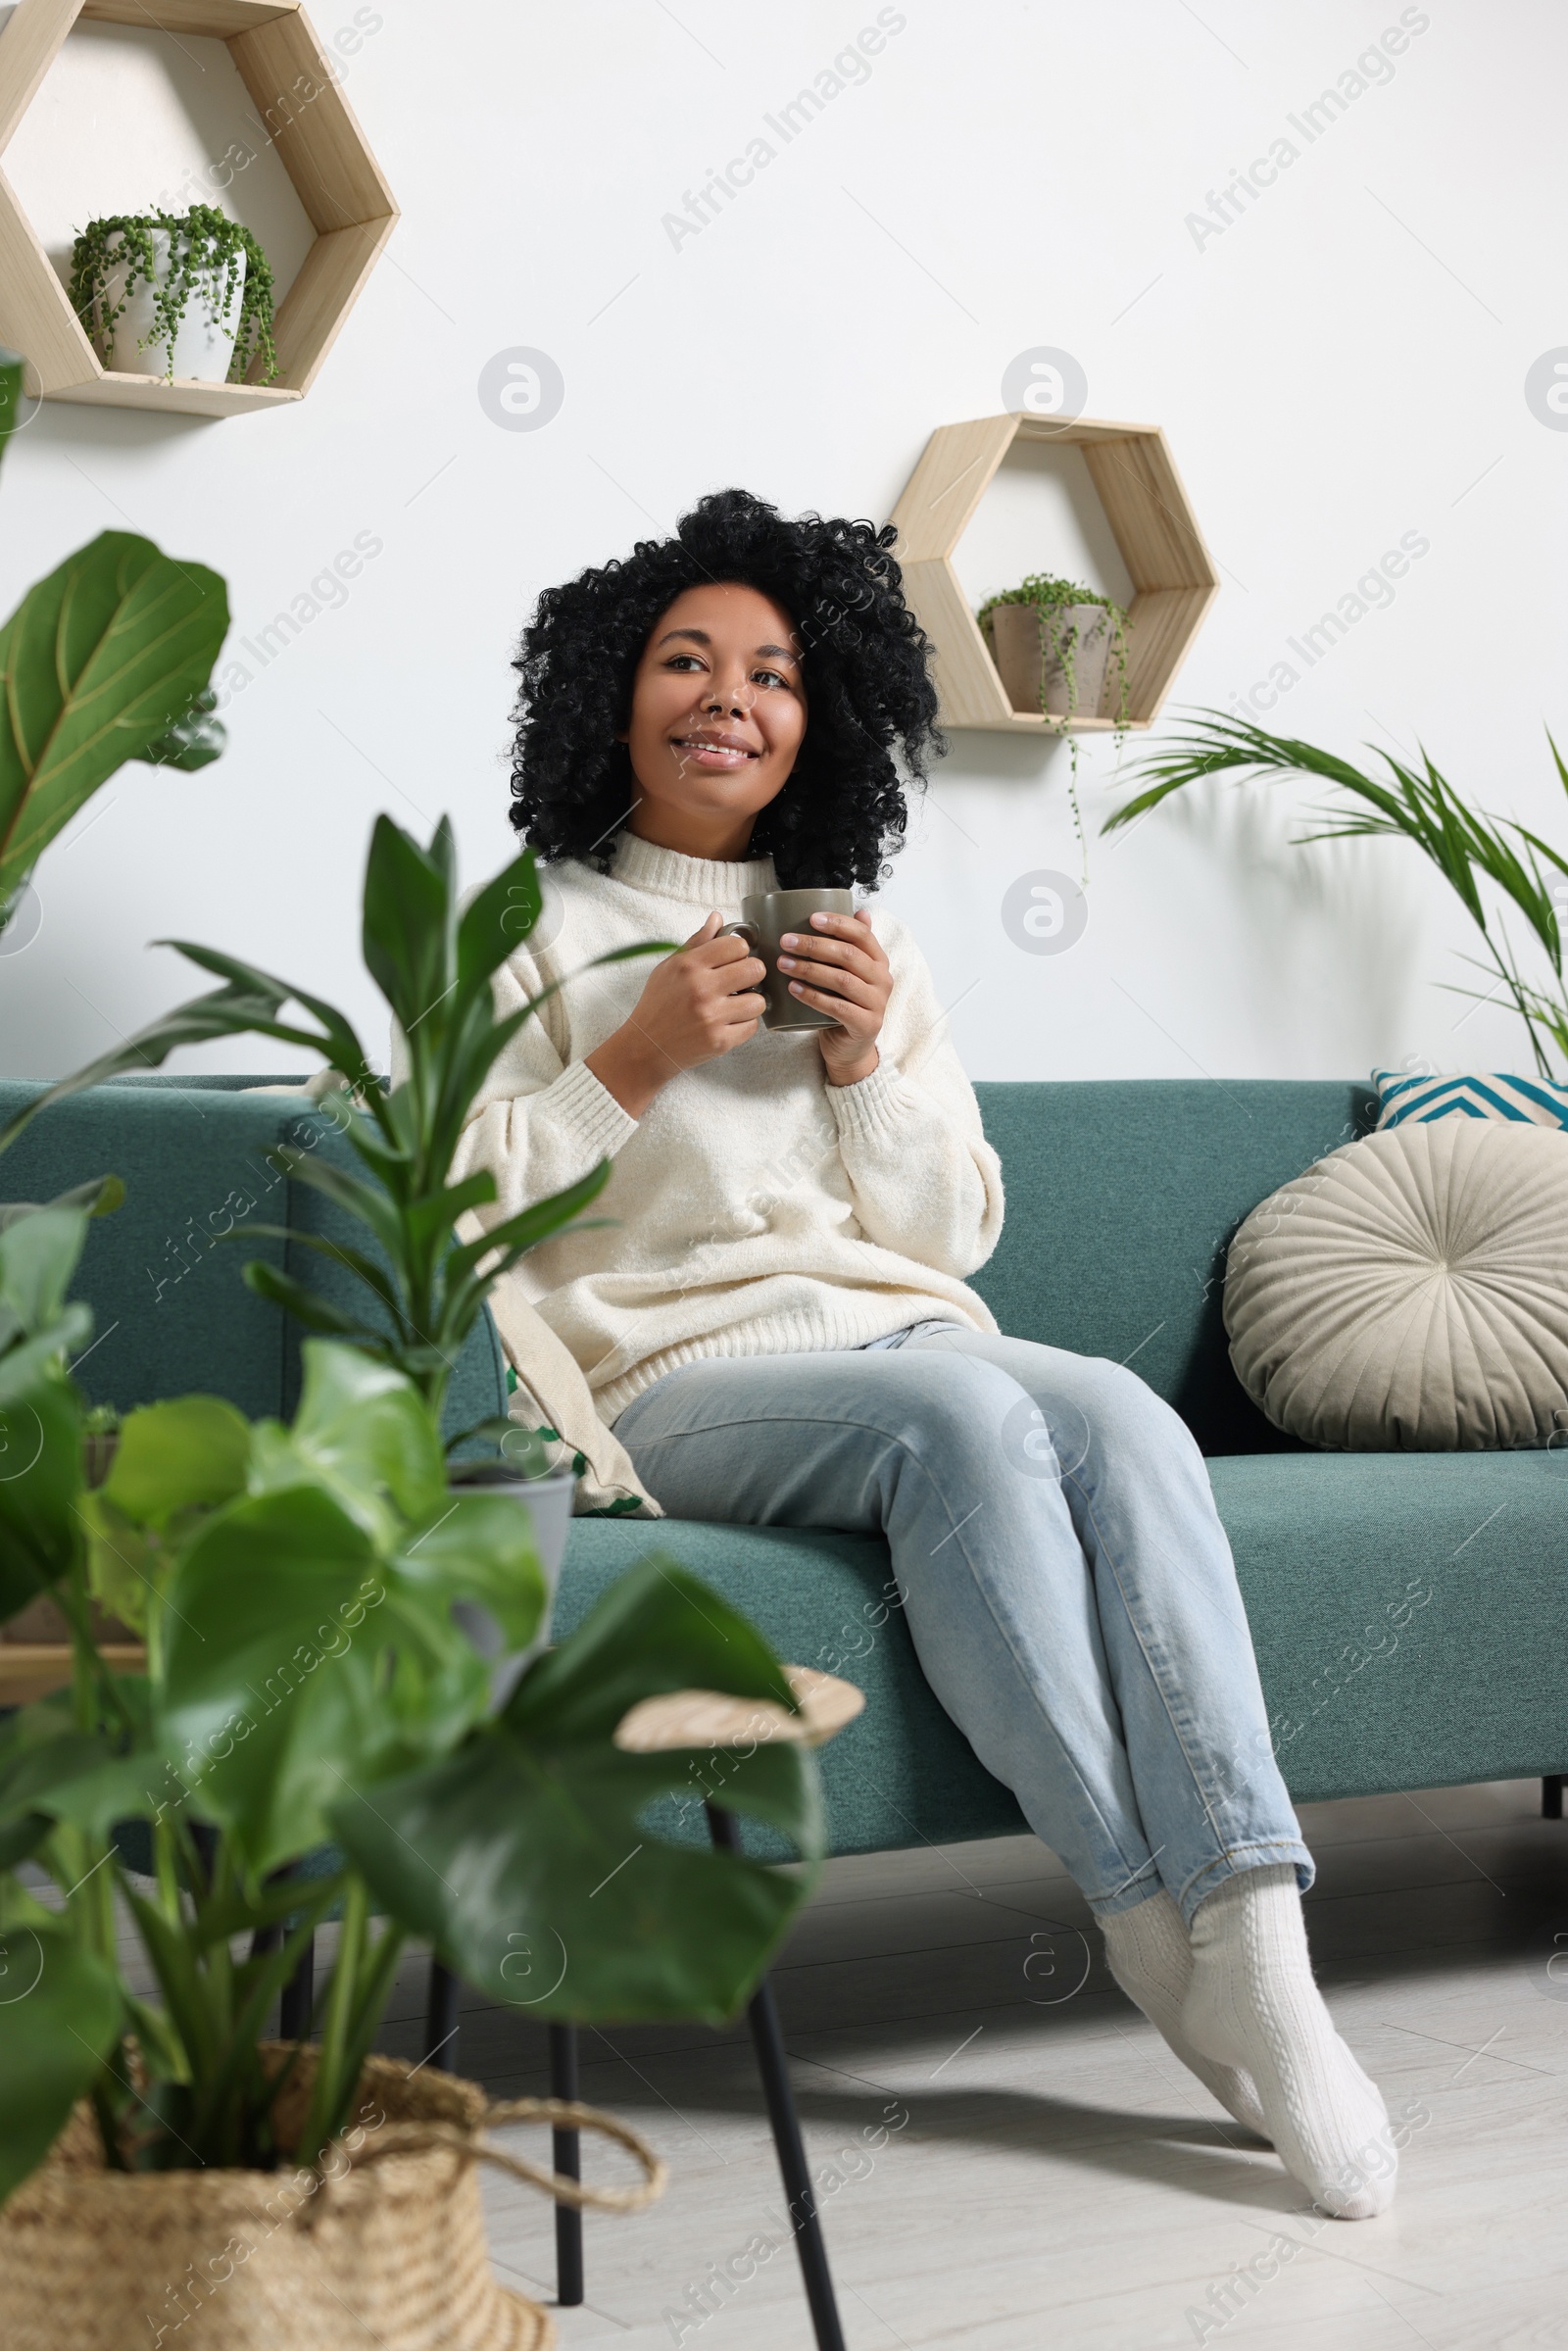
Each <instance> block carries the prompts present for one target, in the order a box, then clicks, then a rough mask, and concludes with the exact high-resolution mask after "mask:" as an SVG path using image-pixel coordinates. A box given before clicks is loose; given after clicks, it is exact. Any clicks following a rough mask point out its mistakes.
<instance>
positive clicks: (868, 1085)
mask: <svg viewBox="0 0 1568 2351" xmlns="http://www.w3.org/2000/svg"><path fill="white" fill-rule="evenodd" d="M827 1099H828V1101H829V1102H831V1103H832V1105H833V1115H834V1117H835V1119H836V1120H837V1121H838V1129H839V1133H840V1134H841V1135H858V1136H863V1137H866V1138H867V1139H869V1138H870V1137H871V1136H873V1135H888V1134H891V1133H892V1132H893V1131H894V1129H895V1128H896V1127H897V1126H899V1125H901V1124H902V1123H903V1121H904V1120H905V1119H906V1118H907V1116H908V1114H909V1111H910V1108H911V1106H912V1105H911V1101H910V1093H909V1089H908V1088H907V1086H906V1084H905V1082H904V1072H903V1070H902V1069H900V1068H898V1067H897V1065H896V1064H895V1063H893V1062H891V1061H879V1062H878V1063H877V1065H876V1067H875V1068H874V1069H873V1070H872V1072H871V1074H870V1076H869V1077H865V1078H859V1079H858V1080H857V1081H856V1083H855V1084H854V1085H853V1086H829V1087H828V1089H827Z"/></svg>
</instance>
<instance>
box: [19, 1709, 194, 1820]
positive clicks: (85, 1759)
mask: <svg viewBox="0 0 1568 2351" xmlns="http://www.w3.org/2000/svg"><path fill="white" fill-rule="evenodd" d="M177 1793H178V1790H177V1788H175V1786H174V1784H173V1783H172V1781H170V1780H169V1779H168V1778H167V1777H166V1773H165V1769H164V1763H163V1759H162V1757H161V1756H159V1755H156V1754H154V1753H150V1752H141V1753H134V1754H129V1755H123V1754H120V1753H117V1751H116V1749H115V1747H114V1745H113V1744H112V1742H111V1741H110V1740H109V1739H105V1738H104V1737H103V1736H102V1735H101V1734H100V1733H98V1732H86V1731H59V1732H56V1733H55V1734H54V1736H53V1737H52V1738H48V1739H41V1740H39V1741H37V1742H36V1743H31V1744H25V1745H19V1746H18V1748H17V1750H16V1752H15V1753H12V1754H8V1756H7V1757H6V1759H5V1762H4V1764H3V1766H0V1820H5V1821H11V1820H15V1819H18V1818H21V1817H23V1816H25V1815H27V1814H31V1813H41V1814H44V1815H46V1816H47V1817H48V1818H49V1819H50V1820H56V1821H70V1822H71V1823H72V1825H73V1827H75V1828H78V1829H82V1830H84V1831H85V1832H86V1834H87V1835H88V1836H89V1837H104V1836H106V1835H107V1834H108V1832H109V1830H110V1829H111V1828H113V1826H114V1824H115V1822H116V1821H121V1820H128V1819H130V1818H131V1817H133V1816H134V1817H137V1818H143V1819H145V1818H149V1817H151V1816H153V1815H154V1814H156V1812H157V1811H158V1808H159V1806H160V1804H161V1803H165V1804H166V1803H169V1802H171V1801H172V1800H173V1799H174V1798H175V1797H176V1796H177Z"/></svg>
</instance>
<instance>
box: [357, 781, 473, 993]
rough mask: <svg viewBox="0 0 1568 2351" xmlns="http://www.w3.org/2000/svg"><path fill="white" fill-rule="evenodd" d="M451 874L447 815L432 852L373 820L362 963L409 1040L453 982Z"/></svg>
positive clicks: (387, 821) (382, 820)
mask: <svg viewBox="0 0 1568 2351" xmlns="http://www.w3.org/2000/svg"><path fill="white" fill-rule="evenodd" d="M443 833H444V835H445V850H444V851H443V847H442V841H443ZM450 869H451V826H450V824H449V823H448V821H447V819H446V817H444V816H443V817H442V819H441V822H440V824H438V825H437V827H436V834H435V839H434V840H433V841H432V843H431V845H430V849H429V851H425V850H422V849H421V848H420V847H419V845H418V843H417V841H416V840H415V839H414V837H413V835H412V834H411V833H406V832H405V831H404V830H403V827H402V826H401V825H399V824H394V823H393V821H392V819H391V817H390V816H378V817H377V818H376V820H375V828H374V830H373V832H372V833H371V835H370V854H369V859H368V863H367V865H366V870H365V916H364V924H363V930H362V940H363V948H364V955H365V963H366V968H367V970H368V972H369V974H370V977H371V978H372V979H373V980H374V982H375V984H376V986H377V987H378V988H379V989H380V991H381V994H382V995H383V996H384V997H385V998H386V1001H387V1003H388V1004H390V1005H391V1007H392V1012H393V1017H394V1018H395V1019H396V1021H397V1023H398V1026H399V1027H400V1028H401V1029H402V1031H403V1033H404V1035H405V1036H406V1037H409V1038H410V1039H411V1040H412V1039H413V1037H414V1035H415V1033H416V1032H417V1029H418V1028H419V1026H420V1025H421V1023H422V1022H423V1021H424V1020H425V1018H426V1017H427V1016H428V1015H430V1014H431V1013H433V1012H434V1011H435V1009H436V1007H437V1005H439V1004H441V1003H442V1002H443V1001H444V999H445V998H446V997H447V995H448V994H449V993H450V991H451V988H452V984H453V981H454V978H455V977H456V974H455V972H454V970H453V962H454V936H453V907H452V885H451V870H450Z"/></svg>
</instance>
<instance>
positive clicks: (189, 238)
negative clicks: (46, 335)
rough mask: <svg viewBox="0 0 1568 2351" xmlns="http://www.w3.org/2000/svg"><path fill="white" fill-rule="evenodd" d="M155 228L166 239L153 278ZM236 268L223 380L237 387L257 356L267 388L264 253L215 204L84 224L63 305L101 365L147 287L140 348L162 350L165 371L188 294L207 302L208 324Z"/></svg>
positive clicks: (225, 298)
mask: <svg viewBox="0 0 1568 2351" xmlns="http://www.w3.org/2000/svg"><path fill="white" fill-rule="evenodd" d="M160 229H162V230H163V231H164V232H165V234H166V235H167V236H168V239H169V261H168V269H167V273H162V272H161V267H160V259H159V254H158V250H157V247H156V245H155V243H154V236H155V233H156V232H157V231H158V230H160ZM242 260H243V265H244V283H243V285H242V286H241V288H240V293H239V330H238V333H237V335H236V337H235V341H234V357H233V359H232V361H231V362H230V365H229V369H228V381H229V382H230V383H240V382H242V381H243V380H244V376H245V371H246V369H247V368H248V367H249V366H250V364H251V362H252V360H253V359H254V358H255V357H256V355H257V354H258V353H260V354H261V356H262V358H263V359H264V360H265V362H266V367H265V370H264V372H263V375H262V381H263V382H264V383H270V382H271V380H272V378H273V376H274V375H275V374H276V373H277V369H278V362H277V353H276V351H275V350H274V348H273V344H272V271H271V267H270V264H269V262H268V259H267V256H266V254H265V253H264V252H263V251H262V249H261V247H260V245H259V244H258V243H257V242H256V239H255V238H254V237H253V236H252V234H251V232H250V230H249V229H248V228H243V227H241V225H240V223H239V222H238V221H237V220H230V219H229V218H228V216H227V214H226V213H221V212H220V211H219V210H218V208H217V206H216V205H211V204H193V205H192V206H191V208H190V210H189V211H188V212H184V213H166V212H152V213H116V214H114V215H112V216H110V217H109V218H107V219H105V220H89V221H88V223H87V225H86V227H85V228H84V229H83V230H82V232H81V234H80V236H78V237H77V239H76V242H75V245H74V247H73V251H72V257H71V289H70V291H71V304H72V308H73V310H74V311H75V314H76V316H77V318H79V319H80V320H81V322H82V324H83V326H84V327H85V328H86V330H87V332H88V334H90V335H91V336H92V337H93V338H94V340H95V342H96V343H97V345H98V351H99V357H100V358H101V359H103V360H104V361H105V364H106V365H107V364H108V352H109V344H110V338H111V335H112V333H113V331H114V326H115V322H116V320H117V319H118V318H122V317H123V314H124V311H125V309H126V307H127V305H128V304H129V301H130V297H131V295H132V293H133V292H134V291H135V289H136V287H137V285H138V284H141V283H145V284H147V285H149V286H151V287H152V289H153V323H152V326H151V328H150V329H149V331H148V333H147V334H146V335H145V336H143V337H142V338H141V343H140V348H141V349H143V350H145V349H146V348H147V347H148V346H149V345H150V344H162V345H163V346H164V348H165V349H166V351H167V352H168V353H169V363H168V364H169V367H170V370H171V373H172V367H173V350H174V337H175V335H176V334H177V333H178V331H179V325H180V321H181V319H182V318H184V316H185V313H186V310H187V309H188V307H189V305H190V302H191V300H192V297H193V296H199V297H200V298H201V299H202V300H203V301H205V303H206V304H207V308H208V314H209V317H210V318H211V320H212V323H213V324H214V325H215V326H217V325H218V324H220V323H221V320H222V319H224V318H227V316H228V314H229V309H230V306H231V304H232V303H233V300H234V288H235V283H236V280H237V279H238V277H239V275H240V268H241V261H242ZM121 270H123V272H124V282H123V287H122V289H121V295H120V300H119V301H118V302H114V303H111V301H110V299H109V287H110V281H111V280H112V279H113V278H114V277H115V276H116V275H117V274H118V273H119V272H120V271H121Z"/></svg>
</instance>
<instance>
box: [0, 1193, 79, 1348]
mask: <svg viewBox="0 0 1568 2351" xmlns="http://www.w3.org/2000/svg"><path fill="white" fill-rule="evenodd" d="M86 1239H87V1211H86V1209H85V1208H82V1207H65V1206H62V1205H61V1204H60V1203H58V1202H56V1203H54V1204H53V1205H51V1206H50V1207H47V1208H34V1209H33V1211H32V1213H31V1215H30V1216H19V1217H16V1218H14V1219H12V1220H11V1221H10V1222H9V1223H7V1224H6V1226H5V1227H4V1229H3V1230H0V1298H4V1299H5V1301H6V1303H7V1304H8V1305H9V1306H12V1307H13V1308H14V1309H15V1310H16V1313H17V1315H18V1317H19V1318H20V1320H21V1323H22V1327H23V1329H24V1330H25V1331H26V1332H27V1333H28V1334H29V1335H31V1334H32V1333H34V1332H37V1331H41V1330H43V1329H44V1328H45V1326H46V1325H47V1324H50V1323H54V1322H58V1321H59V1319H60V1315H61V1311H62V1309H63V1308H64V1306H65V1302H66V1293H67V1291H68V1290H69V1289H70V1287H71V1277H72V1275H73V1273H74V1272H75V1270H76V1265H77V1262H78V1260H79V1259H80V1256H81V1251H82V1247H83V1245H84V1243H85V1241H86Z"/></svg>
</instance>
